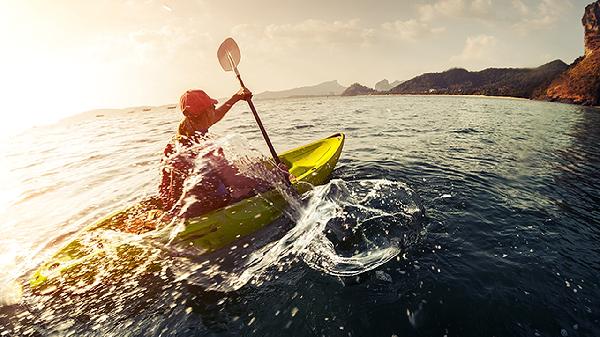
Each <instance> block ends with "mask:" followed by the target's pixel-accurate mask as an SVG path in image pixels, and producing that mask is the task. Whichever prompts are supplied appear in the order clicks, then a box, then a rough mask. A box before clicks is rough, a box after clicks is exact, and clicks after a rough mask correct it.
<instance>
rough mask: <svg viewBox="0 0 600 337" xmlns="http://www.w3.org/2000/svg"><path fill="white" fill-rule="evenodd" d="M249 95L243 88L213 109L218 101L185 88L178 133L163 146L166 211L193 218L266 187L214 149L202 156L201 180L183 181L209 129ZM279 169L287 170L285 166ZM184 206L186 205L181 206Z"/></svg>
mask: <svg viewBox="0 0 600 337" xmlns="http://www.w3.org/2000/svg"><path fill="white" fill-rule="evenodd" d="M251 98H252V92H250V91H249V90H248V89H245V88H242V89H240V90H239V91H238V92H237V93H235V94H234V95H233V96H232V97H231V98H230V99H229V100H227V101H226V102H225V103H224V104H223V105H221V106H220V107H218V108H216V104H217V103H218V102H217V101H216V100H214V99H212V98H211V97H210V96H208V95H207V94H206V93H205V92H204V91H202V90H188V91H186V92H185V93H184V94H183V95H182V96H181V99H180V108H181V112H182V113H183V115H184V118H183V120H182V121H181V122H180V123H179V127H178V131H177V134H176V135H175V136H174V138H173V139H172V140H171V142H169V144H167V146H166V147H165V150H164V157H163V159H162V161H163V169H162V180H161V184H160V188H159V195H160V199H161V202H162V206H163V209H164V210H165V211H171V212H175V213H176V214H177V213H181V214H178V215H181V216H183V217H194V216H197V215H200V214H203V213H206V212H208V211H211V210H214V209H217V208H221V207H224V206H226V205H228V204H230V203H232V202H235V201H237V200H241V199H242V198H244V197H247V196H249V195H250V194H254V193H256V192H261V191H263V190H265V189H266V188H267V186H265V185H266V184H265V182H263V181H260V180H258V179H254V178H249V177H246V176H244V175H242V174H240V172H239V171H238V169H237V168H236V167H235V166H233V165H231V164H230V163H229V162H228V161H227V160H226V159H225V156H224V153H223V149H222V148H214V149H210V151H208V153H206V154H204V155H203V156H202V158H201V159H202V161H205V162H204V163H205V164H206V167H207V168H208V170H204V171H203V172H202V177H201V178H202V179H201V180H200V181H199V183H198V184H196V185H195V186H192V187H191V188H189V189H188V190H187V191H184V183H185V181H186V179H188V178H189V176H190V174H191V173H192V172H193V170H194V165H195V159H197V155H198V153H197V152H198V150H199V149H201V148H202V145H203V144H204V143H205V141H206V139H207V137H206V135H207V133H208V129H209V128H210V127H211V126H212V125H214V124H215V123H217V122H219V121H220V120H221V119H222V118H223V117H224V116H225V114H226V113H227V112H228V111H229V110H230V109H231V107H232V106H233V105H235V104H236V103H237V102H239V101H242V100H250V99H251ZM282 169H286V171H287V168H284V167H282ZM184 192H185V195H183V193H184ZM182 197H183V198H182ZM188 197H193V198H190V199H187V198H188ZM183 199H186V200H185V201H184V200H183ZM180 200H181V201H184V202H181V201H180ZM184 205H185V206H186V208H185V209H180V208H181V207H182V206H184Z"/></svg>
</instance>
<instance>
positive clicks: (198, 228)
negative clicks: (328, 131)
mask: <svg viewBox="0 0 600 337" xmlns="http://www.w3.org/2000/svg"><path fill="white" fill-rule="evenodd" d="M344 140H345V137H344V135H343V134H341V133H340V134H335V135H333V136H330V137H328V138H325V139H322V140H318V141H315V142H313V143H310V144H307V145H304V146H301V147H298V148H296V149H293V150H290V151H287V152H284V153H282V154H280V155H279V158H280V159H281V161H282V162H284V163H285V164H286V165H287V166H288V167H289V168H290V173H292V174H293V175H294V176H295V177H296V181H294V182H293V183H292V185H293V187H294V188H295V190H296V191H297V192H298V193H300V194H302V193H304V192H306V191H308V190H310V189H311V188H312V186H314V185H320V184H323V183H325V182H326V181H327V179H329V176H330V175H331V172H332V171H333V169H334V168H335V165H336V164H337V161H338V159H339V157H340V154H341V152H342V148H343V145H344ZM158 204H159V202H158V198H156V197H153V198H150V199H148V200H146V201H144V202H142V203H140V204H136V205H133V206H131V207H129V208H127V209H125V210H122V211H119V212H115V213H113V214H110V215H108V216H107V217H105V218H103V219H101V220H100V221H98V222H96V223H94V224H92V225H90V226H88V227H86V228H84V229H83V230H82V231H81V232H80V234H79V235H78V236H77V237H76V238H75V239H74V240H73V241H71V242H70V243H68V244H67V245H66V246H65V247H63V248H62V249H61V250H59V251H58V252H57V253H56V254H54V255H53V256H52V258H50V260H49V261H48V262H46V263H43V264H42V265H41V266H40V267H39V268H38V269H37V270H36V271H34V273H33V275H32V277H31V278H30V280H29V285H30V287H31V288H32V289H33V290H36V289H40V288H45V287H46V286H48V285H49V284H51V283H57V282H58V283H60V282H64V281H67V280H71V281H73V282H80V281H81V280H82V279H86V278H87V279H89V278H90V277H93V274H94V273H97V271H96V270H95V269H94V268H93V264H96V263H101V262H102V261H103V260H105V259H108V258H116V259H118V260H119V261H123V260H127V261H128V263H126V264H125V265H124V266H122V269H121V271H123V272H127V271H130V270H126V269H133V268H136V267H137V266H139V264H143V261H147V258H148V256H146V255H148V254H150V253H149V252H144V251H143V250H140V249H139V247H137V246H136V245H135V244H132V243H123V244H121V245H119V246H118V247H114V243H112V242H108V241H109V240H110V235H109V236H108V237H107V236H106V235H102V234H105V233H107V231H115V232H128V233H143V232H148V233H150V235H151V236H153V237H155V238H157V239H159V240H161V241H163V242H167V241H168V242H169V243H170V244H171V245H174V246H175V247H176V248H178V249H185V250H186V251H190V252H191V253H192V254H198V255H200V254H203V253H208V252H212V251H215V250H218V249H220V248H223V247H225V246H227V245H230V244H232V243H233V242H234V241H236V240H237V239H239V238H241V237H244V236H247V235H249V234H252V233H254V232H256V231H258V230H259V229H261V228H263V227H264V226H266V225H268V224H270V223H272V222H273V221H274V220H276V219H277V218H279V217H280V216H281V215H282V214H283V211H284V209H285V208H286V206H287V201H286V199H285V198H284V196H283V195H282V194H281V193H280V192H279V191H277V190H271V191H267V192H264V193H261V194H259V195H256V196H253V197H250V198H247V199H244V200H241V201H239V202H236V203H234V204H232V205H229V206H226V207H223V208H220V209H217V210H213V211H210V212H208V213H205V214H203V215H201V216H199V217H196V218H191V219H187V220H185V222H184V226H183V230H182V231H181V232H179V233H178V234H177V235H176V236H175V237H174V238H170V237H167V235H168V234H169V233H167V231H162V232H161V231H155V232H156V233H153V232H152V231H151V229H154V228H160V227H161V225H162V226H164V225H165V224H164V223H163V222H162V221H163V220H162V219H163V217H162V215H163V213H164V212H163V211H162V210H160V209H158V208H157V207H156V205H158ZM132 219H133V220H132ZM96 234H98V235H96ZM84 237H85V239H84ZM123 268H124V269H123ZM90 275H92V276H90ZM50 281H52V282H50Z"/></svg>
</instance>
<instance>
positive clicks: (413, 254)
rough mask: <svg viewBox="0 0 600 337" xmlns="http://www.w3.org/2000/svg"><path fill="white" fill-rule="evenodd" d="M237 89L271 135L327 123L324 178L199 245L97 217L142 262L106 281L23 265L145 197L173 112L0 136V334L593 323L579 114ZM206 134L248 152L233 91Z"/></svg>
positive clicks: (286, 135) (592, 242)
mask: <svg viewBox="0 0 600 337" xmlns="http://www.w3.org/2000/svg"><path fill="white" fill-rule="evenodd" d="M255 104H256V107H257V109H258V111H259V113H260V115H261V118H262V120H263V123H264V124H265V127H266V129H267V131H268V132H269V135H270V137H271V139H272V141H273V144H274V146H275V148H276V149H277V150H278V151H281V152H283V151H284V150H287V149H291V148H294V147H296V146H299V145H302V144H306V143H309V142H311V141H314V140H317V139H320V138H324V137H327V136H329V135H331V134H334V133H337V132H343V133H344V134H345V135H346V142H345V146H344V150H343V153H342V155H341V158H340V161H339V162H338V164H337V167H336V169H335V170H334V171H333V174H332V177H331V181H330V182H329V183H327V184H325V185H323V186H320V187H318V188H316V189H315V190H313V191H312V192H310V193H309V194H307V195H305V196H303V197H302V199H300V200H292V206H290V208H289V209H288V210H287V213H286V217H285V218H284V219H281V220H280V221H277V222H276V223H274V224H273V225H272V226H270V227H268V228H265V229H264V230H263V231H261V232H260V233H257V234H256V236H255V237H253V238H252V239H249V240H246V241H240V242H239V243H237V244H234V245H233V246H231V247H228V248H227V249H225V250H223V251H220V252H217V253H215V254H211V255H209V256H206V257H202V258H198V257H195V256H188V255H186V254H185V252H181V251H173V250H172V249H171V247H169V246H168V245H167V246H161V245H157V244H155V243H153V242H151V241H150V240H146V239H144V238H139V237H138V236H136V235H130V234H118V233H111V232H107V233H105V235H107V236H108V237H110V238H111V240H113V241H114V242H126V243H127V244H128V245H131V246H135V247H136V249H139V250H140V252H142V253H140V255H139V256H141V257H143V263H140V265H139V266H137V265H136V266H135V268H133V269H131V268H130V269H127V270H128V271H127V273H126V274H124V275H123V274H122V275H119V276H118V277H115V276H114V275H115V273H116V274H118V272H117V271H118V270H120V269H119V268H121V267H122V266H119V264H118V259H115V258H113V259H111V261H114V263H110V264H107V265H106V266H105V267H103V268H104V269H102V271H103V272H102V273H100V274H99V275H97V276H95V277H94V278H93V279H92V280H87V281H86V282H80V283H77V282H74V284H73V285H72V286H70V287H69V288H68V289H65V290H64V291H60V292H58V291H52V290H50V291H48V292H47V293H43V294H39V293H32V292H31V291H29V290H28V289H27V287H26V286H24V285H25V284H26V283H27V277H28V273H30V272H31V271H32V270H33V269H34V268H35V267H36V266H37V265H39V264H40V263H42V262H43V261H45V260H47V259H48V258H49V257H50V256H51V255H52V254H53V253H54V252H55V251H56V250H57V249H59V248H60V247H61V246H63V245H64V244H66V243H68V242H69V241H70V240H72V239H73V237H74V236H75V235H76V233H77V232H78V231H79V230H80V229H82V228H83V227H85V226H86V225H88V224H89V223H91V222H93V221H95V220H98V219H99V218H101V217H103V216H105V215H107V214H109V213H111V212H114V211H116V210H119V209H123V208H124V207H126V206H128V205H131V204H132V203H135V202H136V201H138V200H140V199H142V198H144V197H147V196H149V195H152V194H154V193H156V191H157V189H158V183H159V177H160V159H161V155H162V149H163V148H164V146H165V145H166V143H167V142H168V141H169V139H170V137H171V135H172V133H173V132H174V130H175V128H176V126H177V123H178V120H179V117H180V116H179V113H178V111H177V110H176V109H168V108H167V106H165V107H156V108H152V109H151V110H150V111H143V110H142V109H141V108H140V109H123V110H115V111H109V112H104V113H94V114H90V115H88V116H83V117H79V118H75V119H71V120H68V121H64V122H61V123H59V124H57V125H54V126H51V127H44V128H35V129H32V130H29V131H28V132H26V133H24V134H22V135H19V136H16V137H12V138H10V139H7V140H3V143H2V144H3V145H2V157H1V158H2V159H1V160H2V166H3V170H4V172H2V174H1V177H0V179H1V181H0V183H2V185H3V187H4V188H3V189H2V191H0V212H1V213H2V219H3V220H2V222H0V270H2V274H0V288H1V292H0V293H1V295H0V334H2V333H4V335H9V336H10V335H25V336H50V335H77V336H80V335H81V336H85V335H89V336H97V335H103V336H107V335H108V336H111V335H112V336H190V335H198V336H230V335H247V336H250V335H256V336H280V335H282V334H286V335H290V336H314V335H327V336H364V335H371V336H392V335H397V336H444V335H447V336H509V335H512V336H538V335H539V336H558V335H561V336H590V335H598V334H600V302H599V301H598V300H597V299H598V298H600V291H599V290H598V286H599V282H600V276H599V275H600V251H599V250H598V242H599V241H600V213H599V212H598V205H599V204H600V192H599V190H598V186H600V133H599V132H598V130H600V111H599V110H596V109H587V108H581V107H576V106H569V105H563V104H554V103H544V102H532V101H526V100H512V99H498V98H481V97H444V96H382V97H349V98H343V97H323V98H305V99H284V100H265V101H256V102H255ZM211 131H213V132H214V133H215V134H220V135H226V136H224V137H226V138H227V139H228V140H227V141H228V142H229V144H231V149H232V151H233V152H234V153H238V154H240V155H242V156H243V155H244V154H246V153H248V152H253V153H255V154H256V156H259V153H263V154H264V155H265V156H267V155H268V150H267V148H266V146H265V145H264V143H263V141H262V139H261V138H260V137H261V136H260V131H259V130H258V129H257V127H256V126H255V124H254V120H253V117H252V115H251V114H250V113H249V111H248V109H247V108H245V107H242V106H237V107H236V108H235V109H234V110H232V111H231V112H230V114H228V115H227V116H226V117H225V119H224V120H223V121H222V122H221V123H219V124H218V125H216V126H215V127H214V130H211ZM109 251H110V250H109ZM114 251H115V252H118V248H115V249H114ZM108 255H109V256H110V254H108ZM115 256H116V255H115ZM121 270H122V269H121Z"/></svg>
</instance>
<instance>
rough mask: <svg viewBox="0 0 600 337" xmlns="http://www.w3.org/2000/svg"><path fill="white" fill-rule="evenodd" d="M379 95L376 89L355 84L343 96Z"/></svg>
mask: <svg viewBox="0 0 600 337" xmlns="http://www.w3.org/2000/svg"><path fill="white" fill-rule="evenodd" d="M375 93H377V91H376V90H375V89H372V88H368V87H365V86H364V85H361V84H358V83H354V84H352V85H351V86H349V87H348V88H347V89H346V90H344V92H343V93H342V96H358V95H372V94H375Z"/></svg>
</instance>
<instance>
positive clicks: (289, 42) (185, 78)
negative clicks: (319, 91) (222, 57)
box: [0, 0, 591, 133]
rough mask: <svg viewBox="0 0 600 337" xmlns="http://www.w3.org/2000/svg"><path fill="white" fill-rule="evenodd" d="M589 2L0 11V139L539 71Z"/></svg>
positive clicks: (575, 40) (274, 2) (128, 0)
mask: <svg viewBox="0 0 600 337" xmlns="http://www.w3.org/2000/svg"><path fill="white" fill-rule="evenodd" d="M589 2H591V0H587V1H580V0H571V1H569V0H502V1H501V0H431V1H425V0H424V1H408V0H383V1H377V2H368V1H360V2H358V1H357V2H353V1H348V0H346V1H341V0H336V1H323V0H318V1H317V0H304V1H284V0H254V1H241V2H238V1H209V0H188V1H175V0H162V1H161V0H139V1H133V0H104V1H78V0H71V1H67V0H52V1H47V0H40V1H35V0H0V43H1V45H2V49H1V52H0V70H1V71H0V90H1V96H0V97H1V102H0V109H1V111H2V116H3V122H2V123H0V131H2V132H4V133H6V132H10V131H11V130H12V131H14V130H17V129H22V128H24V127H27V126H32V125H40V124H44V123H48V122H51V121H55V120H58V119H61V118H64V117H66V116H69V115H73V114H76V113H79V112H82V111H86V110H90V109H96V108H124V107H129V106H139V105H162V104H169V103H175V102H177V101H178V99H179V96H180V95H181V93H182V92H183V91H185V90H186V89H188V88H202V89H204V90H205V91H207V92H208V93H209V94H210V95H211V96H214V97H225V96H228V95H230V94H232V93H233V92H235V91H236V90H237V82H236V81H235V79H234V78H233V75H232V74H231V73H225V72H223V71H222V70H221V68H220V66H219V63H218V61H217V58H216V50H217V48H218V47H219V45H220V43H221V42H222V41H223V40H224V39H225V38H226V37H229V36H231V37H233V38H234V39H236V41H237V42H238V44H239V46H240V48H241V51H242V61H241V64H240V71H241V72H242V76H243V77H244V80H245V82H246V84H247V85H248V87H249V88H250V89H251V90H253V91H254V92H255V93H260V92H262V91H265V90H282V89H288V88H293V87H298V86H304V85H312V84H317V83H320V82H323V81H328V80H338V81H339V82H340V83H341V84H342V85H346V86H347V85H350V84H352V83H354V82H360V83H362V84H364V85H367V86H371V87H372V86H374V84H375V82H377V81H379V80H381V79H384V78H387V79H389V80H390V82H391V81H393V80H406V79H410V78H412V77H414V76H416V75H419V74H421V73H423V72H431V71H443V70H446V69H448V68H451V67H456V66H460V67H465V68H467V69H469V70H480V69H483V68H486V67H490V66H494V67H533V66H538V65H541V64H543V63H546V62H548V61H551V60H554V59H557V58H560V59H562V60H563V61H565V62H567V63H571V62H572V61H573V60H574V59H575V58H576V57H577V56H579V55H582V54H583V28H582V26H581V16H582V14H583V9H584V7H585V5H586V4H587V3H589Z"/></svg>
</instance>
